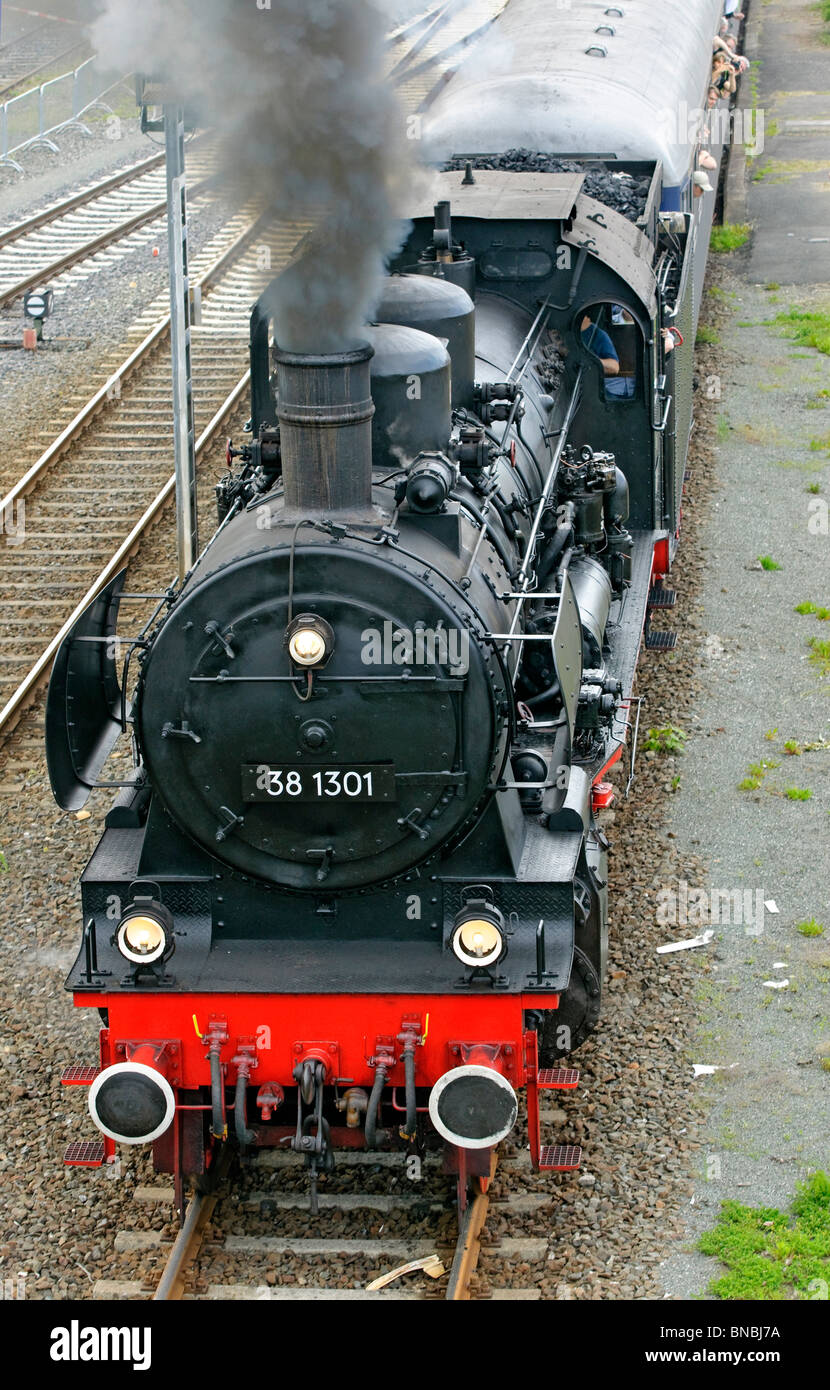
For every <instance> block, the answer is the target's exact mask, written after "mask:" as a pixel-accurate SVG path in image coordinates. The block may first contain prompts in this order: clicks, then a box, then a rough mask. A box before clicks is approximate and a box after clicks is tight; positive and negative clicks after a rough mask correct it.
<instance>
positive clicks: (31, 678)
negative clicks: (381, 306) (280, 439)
mask: <svg viewBox="0 0 830 1390" xmlns="http://www.w3.org/2000/svg"><path fill="white" fill-rule="evenodd" d="M163 326H164V325H160V327H163ZM157 331H158V330H157V329H154V333H155V332H157ZM151 336H152V335H151ZM145 342H146V339H145ZM142 346H143V344H142ZM250 379H251V373H250V370H248V371H246V373H245V375H244V376H243V377H240V379H239V381H238V382H237V383H236V386H235V387H234V388H233V390H232V391H231V393H230V395H229V396H226V398H225V400H224V401H223V402H222V405H221V406H220V407H219V409H218V410H217V412H216V414H215V415H214V417H213V419H212V420H211V421H210V423H209V424H208V425H207V427H206V428H205V429H204V430H203V431H202V433H201V434H200V436H199V438H198V439H197V441H196V458H197V459H198V458H199V456H200V454H201V453H202V452H203V451H204V449H205V446H206V445H207V444H209V443H210V440H211V438H212V437H213V435H214V434H215V433H216V431H217V430H218V428H219V426H220V425H221V424H222V422H223V420H224V419H225V418H226V417H227V416H228V415H229V414H230V412H231V411H232V410H233V408H234V406H236V405H237V403H238V402H239V400H240V399H241V397H242V396H243V395H244V393H245V391H246V390H247V388H248V383H249V381H250ZM99 394H100V393H99ZM175 490H176V475H175V473H173V474H171V475H170V477H169V478H168V480H167V482H166V483H165V484H164V487H163V488H161V490H160V491H159V492H158V493H157V494H156V496H155V497H154V499H153V501H152V502H151V503H150V505H149V507H147V509H146V511H145V512H144V514H143V516H142V517H141V518H140V519H139V520H138V521H137V522H136V524H135V526H134V527H133V529H132V530H131V531H130V533H129V535H128V536H127V537H126V539H125V540H123V541H122V542H121V544H120V545H119V547H118V549H117V550H116V551H115V554H114V555H112V556H111V558H110V559H109V560H108V561H107V563H106V565H105V566H104V568H103V569H102V570H101V572H100V574H99V575H98V576H97V578H96V579H94V580H93V582H92V584H90V586H89V588H88V589H87V591H86V593H85V594H84V596H83V598H82V599H80V601H79V602H78V603H77V604H76V605H75V608H74V609H73V610H72V612H71V614H70V615H69V617H68V618H67V620H66V622H65V623H64V624H63V627H62V628H61V629H60V631H59V632H58V633H56V635H55V636H54V637H53V638H52V640H51V642H50V643H49V645H48V646H47V647H46V650H45V651H43V652H42V653H41V655H40V656H39V657H38V659H37V661H36V662H35V664H34V666H33V667H32V668H31V670H30V671H29V673H28V675H26V676H25V678H24V679H23V680H22V681H21V683H20V685H19V686H18V687H17V689H16V691H15V692H14V694H13V695H12V697H11V699H10V700H9V701H8V702H7V703H6V705H5V706H4V708H3V709H2V710H0V734H2V733H4V732H8V731H9V730H11V729H12V728H13V727H14V725H15V724H16V722H17V720H18V718H19V717H20V715H21V713H22V712H23V710H24V709H25V707H26V705H27V704H28V702H29V700H30V698H31V696H32V695H33V694H34V692H35V691H36V690H37V688H38V686H39V685H40V684H41V682H42V681H43V680H45V678H46V676H47V675H48V673H49V668H50V666H51V664H52V661H53V660H54V658H55V655H56V653H57V651H58V648H59V647H60V645H61V642H62V641H63V639H64V638H65V637H66V636H67V634H68V633H69V632H70V631H71V630H72V628H73V627H74V625H75V623H76V622H77V621H78V619H79V618H80V616H81V614H82V613H83V611H84V609H85V608H88V606H89V604H90V603H92V601H93V599H94V598H96V597H97V595H98V594H99V593H100V591H101V590H102V589H103V588H104V586H105V585H106V584H108V583H109V581H110V580H111V579H112V578H113V577H114V576H115V575H116V574H118V572H119V570H120V569H121V568H122V566H123V565H124V564H126V562H127V560H128V559H129V558H130V556H131V555H132V554H133V552H134V551H135V550H136V549H137V547H138V544H139V542H140V541H141V539H142V537H143V536H144V533H145V531H148V530H149V528H150V526H151V525H152V523H153V522H154V521H155V519H156V517H157V516H158V514H159V512H161V511H162V510H163V508H164V507H165V506H166V504H167V502H168V501H169V500H170V498H171V497H172V496H173V495H174V493H175Z"/></svg>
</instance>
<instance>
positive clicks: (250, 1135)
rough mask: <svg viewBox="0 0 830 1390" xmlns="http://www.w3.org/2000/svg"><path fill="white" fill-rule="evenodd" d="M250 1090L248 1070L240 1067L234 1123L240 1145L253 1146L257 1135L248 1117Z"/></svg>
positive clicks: (234, 1102) (234, 1103)
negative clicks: (247, 1098)
mask: <svg viewBox="0 0 830 1390" xmlns="http://www.w3.org/2000/svg"><path fill="white" fill-rule="evenodd" d="M247 1089H248V1071H247V1068H246V1067H244V1066H241V1065H240V1068H239V1071H238V1072H237V1074H236V1093H235V1095H234V1101H233V1123H234V1128H235V1130H236V1137H237V1139H238V1140H239V1142H240V1144H253V1142H254V1140H255V1139H256V1134H255V1133H254V1131H253V1130H252V1129H249V1128H248V1123H247V1115H246V1104H245V1101H246V1092H247Z"/></svg>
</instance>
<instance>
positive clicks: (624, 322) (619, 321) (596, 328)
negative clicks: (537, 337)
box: [579, 304, 640, 401]
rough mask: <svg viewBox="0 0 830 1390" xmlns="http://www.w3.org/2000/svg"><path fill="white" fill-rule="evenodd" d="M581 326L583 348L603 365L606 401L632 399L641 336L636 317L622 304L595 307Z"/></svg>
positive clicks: (586, 314)
mask: <svg viewBox="0 0 830 1390" xmlns="http://www.w3.org/2000/svg"><path fill="white" fill-rule="evenodd" d="M579 322H580V336H581V339H582V346H583V347H584V348H585V349H586V351H588V352H589V353H591V355H592V356H593V357H597V358H599V360H600V362H601V363H602V370H603V374H604V377H605V398H606V400H609V401H614V400H625V399H627V398H630V397H632V396H633V395H634V393H635V391H636V387H637V353H638V344H639V336H640V331H639V329H638V327H637V324H636V323H635V321H634V319H633V317H632V315H631V314H630V313H629V312H628V310H627V309H624V308H623V306H622V305H621V304H591V305H590V306H589V307H588V308H586V309H585V310H584V311H583V313H582V316H581V319H580V321H579Z"/></svg>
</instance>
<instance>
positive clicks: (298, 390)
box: [274, 343, 375, 513]
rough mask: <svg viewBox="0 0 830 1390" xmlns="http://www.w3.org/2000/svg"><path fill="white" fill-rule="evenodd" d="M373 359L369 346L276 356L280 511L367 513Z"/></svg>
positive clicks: (370, 486) (280, 353)
mask: <svg viewBox="0 0 830 1390" xmlns="http://www.w3.org/2000/svg"><path fill="white" fill-rule="evenodd" d="M373 353H374V349H373V348H372V347H370V345H369V344H368V343H363V344H362V345H361V346H360V347H357V348H353V349H352V350H351V351H349V352H331V353H325V354H324V355H312V354H311V353H305V352H282V351H280V350H279V349H276V351H275V353H274V359H275V361H276V364H277V418H278V420H279V422H280V449H281V452H282V475H283V482H284V484H285V506H286V510H288V511H292V512H304V513H307V512H325V513H329V512H333V511H349V512H355V511H368V510H369V509H370V508H371V505H372V416H373V415H374V413H375V407H374V405H373V403H372V396H371V390H370V384H369V362H370V359H371V358H372V356H373Z"/></svg>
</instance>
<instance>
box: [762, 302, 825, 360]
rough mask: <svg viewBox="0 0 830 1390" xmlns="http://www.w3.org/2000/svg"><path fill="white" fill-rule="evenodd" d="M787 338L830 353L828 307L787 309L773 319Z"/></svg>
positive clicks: (802, 345)
mask: <svg viewBox="0 0 830 1390" xmlns="http://www.w3.org/2000/svg"><path fill="white" fill-rule="evenodd" d="M772 322H773V323H774V324H777V325H778V327H779V329H780V330H781V332H782V333H783V335H784V337H785V338H790V339H792V341H793V342H795V343H799V344H800V346H801V347H811V348H815V349H816V350H817V351H818V352H824V353H827V354H830V311H828V310H827V309H787V310H785V312H784V313H781V314H776V316H775V318H774V319H773V320H772Z"/></svg>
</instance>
